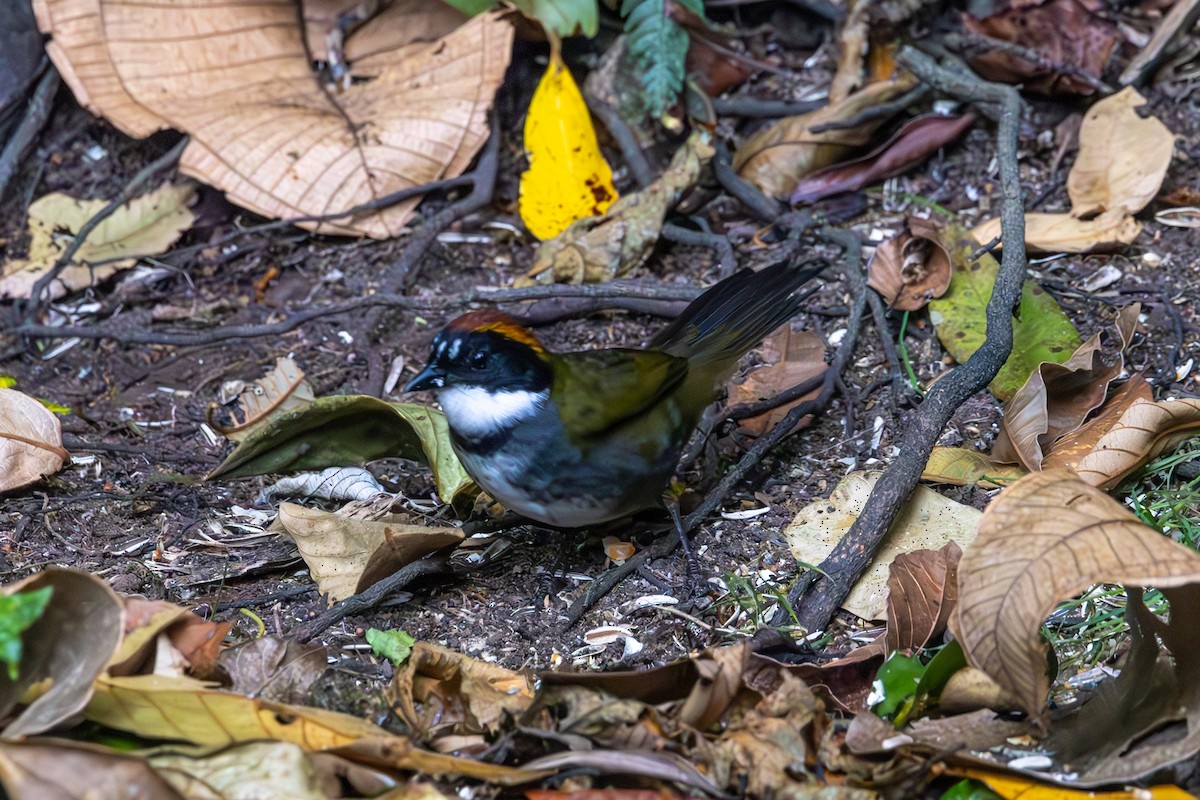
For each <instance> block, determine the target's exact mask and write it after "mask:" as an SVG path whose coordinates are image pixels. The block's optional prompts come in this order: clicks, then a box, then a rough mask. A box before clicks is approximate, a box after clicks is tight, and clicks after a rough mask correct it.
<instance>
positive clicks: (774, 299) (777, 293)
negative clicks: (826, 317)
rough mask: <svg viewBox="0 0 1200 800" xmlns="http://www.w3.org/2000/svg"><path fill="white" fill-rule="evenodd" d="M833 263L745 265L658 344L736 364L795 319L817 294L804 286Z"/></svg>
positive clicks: (714, 288)
mask: <svg viewBox="0 0 1200 800" xmlns="http://www.w3.org/2000/svg"><path fill="white" fill-rule="evenodd" d="M827 266H828V265H827V264H821V265H819V266H809V267H801V266H799V265H796V264H792V263H787V262H784V263H780V264H773V265H771V266H769V267H766V268H765V269H761V270H759V271H758V272H754V271H752V270H748V269H747V270H742V271H741V272H736V273H734V274H733V275H730V276H729V277H728V278H726V279H725V280H723V281H721V282H720V283H717V284H715V285H714V286H712V287H711V288H710V289H708V291H706V292H705V293H704V294H702V295H700V296H699V297H697V298H696V299H695V300H693V301H692V302H691V304H690V305H688V307H687V308H685V309H684V310H683V312H682V313H681V314H680V315H679V316H678V317H677V318H676V319H675V321H674V322H672V323H671V324H670V325H668V326H667V327H666V328H664V329H663V330H662V331H661V332H659V334H658V335H657V336H655V337H654V339H653V340H651V342H650V345H651V346H652V347H658V348H661V349H663V350H666V351H667V352H668V353H671V354H672V355H677V356H684V357H686V358H688V359H689V360H691V361H693V363H695V362H698V361H699V362H710V363H714V364H728V365H729V366H731V367H732V365H733V364H734V363H735V362H736V361H737V360H738V359H739V358H741V357H742V356H743V355H745V354H746V353H747V352H749V350H750V349H751V348H753V347H755V346H756V345H757V344H758V343H759V342H761V341H762V340H763V338H764V337H766V335H767V334H768V333H770V332H771V331H773V330H775V329H776V328H778V327H779V326H780V325H782V324H783V323H785V322H787V321H788V320H789V319H791V318H792V317H793V316H794V315H795V313H796V312H797V311H799V310H800V304H801V303H803V302H804V299H805V298H806V297H808V296H809V295H810V294H812V291H815V290H810V291H807V292H801V291H800V287H802V286H803V285H804V284H806V283H807V282H808V281H809V280H811V279H812V278H813V277H814V276H816V275H817V273H819V272H821V271H822V270H823V269H825V268H826V267H827Z"/></svg>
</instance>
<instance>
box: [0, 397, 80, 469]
mask: <svg viewBox="0 0 1200 800" xmlns="http://www.w3.org/2000/svg"><path fill="white" fill-rule="evenodd" d="M70 458H71V454H70V453H68V452H67V451H66V450H64V449H63V446H62V426H61V425H60V424H59V422H58V417H56V416H55V415H54V412H52V411H50V410H49V409H48V408H46V407H45V406H44V405H42V404H41V403H39V402H38V401H37V400H34V399H33V398H32V397H30V396H29V395H26V394H22V393H21V392H18V391H17V390H16V389H0V493H3V492H8V491H12V490H13V489H19V488H21V487H22V486H25V485H27V484H30V483H33V482H35V481H40V480H41V479H42V478H43V477H45V476H46V475H53V474H54V473H55V472H58V471H59V470H60V469H62V466H63V464H65V463H66V462H67V461H68V460H69V459H70Z"/></svg>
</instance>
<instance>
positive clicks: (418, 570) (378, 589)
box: [292, 551, 450, 642]
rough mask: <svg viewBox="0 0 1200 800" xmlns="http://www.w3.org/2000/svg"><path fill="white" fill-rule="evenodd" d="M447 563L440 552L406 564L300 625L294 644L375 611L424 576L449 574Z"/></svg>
mask: <svg viewBox="0 0 1200 800" xmlns="http://www.w3.org/2000/svg"><path fill="white" fill-rule="evenodd" d="M449 561H450V557H449V555H448V554H447V553H446V552H445V551H441V552H438V553H433V554H431V555H428V556H425V557H424V558H422V559H420V560H419V561H414V562H412V563H411V564H406V565H405V566H403V567H401V568H400V569H398V570H397V571H395V572H393V573H392V574H391V575H388V576H387V577H386V578H384V579H383V580H381V581H380V582H379V583H376V584H374V585H372V586H371V587H369V588H367V589H364V590H363V591H361V592H359V593H358V594H355V595H351V596H350V597H347V598H346V599H345V600H339V601H338V602H336V603H334V604H333V605H332V606H330V608H329V610H328V611H326V612H324V613H323V614H320V615H319V616H317V617H315V618H313V619H311V620H309V621H308V622H305V623H304V624H302V625H298V626H297V627H296V628H295V629H293V630H292V636H293V637H294V638H295V639H296V640H297V641H301V642H311V641H312V640H313V639H315V638H317V637H318V636H320V635H321V634H322V633H324V632H325V631H327V630H329V629H330V628H332V627H333V626H334V625H337V624H338V623H339V622H341V621H342V620H344V619H345V618H346V617H349V616H353V615H354V614H361V613H363V612H364V611H370V610H371V609H373V608H377V607H378V606H379V604H380V603H382V602H383V601H384V599H385V598H386V597H388V596H389V595H391V594H393V593H395V592H397V591H399V590H400V589H403V588H404V587H405V586H408V585H409V584H410V583H412V582H413V581H415V580H416V579H417V578H420V577H423V576H425V575H438V574H441V573H445V572H449V568H448V565H449Z"/></svg>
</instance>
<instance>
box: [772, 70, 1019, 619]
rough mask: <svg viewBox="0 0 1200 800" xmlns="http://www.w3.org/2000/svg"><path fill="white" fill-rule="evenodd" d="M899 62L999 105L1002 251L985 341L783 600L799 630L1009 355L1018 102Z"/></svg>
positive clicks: (842, 581)
mask: <svg viewBox="0 0 1200 800" xmlns="http://www.w3.org/2000/svg"><path fill="white" fill-rule="evenodd" d="M897 60H898V61H899V62H900V63H901V64H903V65H904V66H905V67H906V68H907V69H909V70H911V71H912V72H913V73H914V74H916V75H917V77H919V78H920V79H921V80H923V81H925V82H926V83H928V84H930V85H931V86H933V87H934V88H936V89H938V90H939V91H943V92H946V93H949V94H952V95H955V96H957V97H959V98H961V99H963V100H966V101H970V102H974V103H976V104H986V105H992V106H999V109H1000V114H999V117H1000V125H999V130H998V131H997V133H996V149H997V159H998V161H999V165H1000V177H1001V181H1000V183H1001V191H1002V195H1003V198H1004V208H1003V211H1002V214H1001V228H1002V230H1003V232H1004V241H1005V243H1006V247H1005V248H1004V255H1003V261H1002V262H1001V266H1000V272H999V274H998V275H997V276H996V283H995V288H994V289H993V293H992V298H991V300H990V301H989V302H988V307H987V338H986V340H985V341H984V343H983V345H982V346H981V347H980V348H979V349H978V350H977V351H976V352H975V353H974V354H973V355H972V356H971V357H970V358H969V359H967V361H966V362H965V363H964V364H962V365H961V366H959V367H958V368H956V369H954V370H953V371H951V372H950V373H949V374H948V375H946V377H944V378H942V379H941V380H939V381H938V382H937V383H935V384H934V385H933V387H932V388H931V389H930V390H929V394H927V395H926V396H925V400H924V402H922V403H921V406H920V409H919V410H918V411H917V413H916V414H914V415H913V419H912V422H911V423H910V424H909V425H908V426H907V428H906V430H905V436H904V438H903V443H902V445H901V451H900V455H899V456H898V457H897V458H896V460H895V461H894V462H893V463H892V465H891V466H889V467H888V468H887V470H885V472H884V474H883V477H882V478H880V480H879V482H878V483H877V484H876V486H875V489H874V491H872V492H871V496H870V497H869V498H868V499H867V503H866V505H865V506H864V508H863V510H862V513H861V514H860V515H859V517H858V519H857V520H856V521H855V522H854V525H853V526H851V528H850V530H849V531H848V532H847V533H846V535H845V536H844V537H843V538H842V540H841V541H840V542H839V543H838V544H837V546H836V547H834V549H833V552H832V553H830V555H829V557H828V558H827V559H826V560H825V561H823V562H822V563H821V566H820V569H821V572H823V573H826V574H827V575H828V576H829V577H828V578H822V577H820V576H819V575H818V574H817V573H815V572H814V573H808V575H806V577H805V580H803V581H800V582H799V583H798V584H797V586H796V587H795V588H794V589H793V591H791V592H789V593H788V594H789V597H788V599H789V600H790V601H792V605H793V607H795V608H796V609H797V612H798V616H799V620H800V624H801V625H803V626H804V627H805V628H806V629H808V630H810V631H815V630H822V629H824V628H825V627H827V626H828V624H829V621H830V619H832V618H833V614H834V612H835V611H836V610H837V608H838V606H840V605H841V603H842V601H843V600H844V599H845V597H846V595H847V594H848V593H849V591H850V589H851V587H853V586H854V584H855V583H856V582H857V581H858V579H859V577H861V576H862V574H863V572H865V571H866V569H867V567H868V566H869V565H870V563H871V559H872V557H873V556H874V554H875V553H876V551H877V550H878V548H879V545H880V544H881V543H882V541H883V539H884V537H885V536H886V535H887V532H888V529H889V528H890V527H891V524H892V520H893V519H895V516H896V513H897V512H898V511H899V509H900V507H901V506H902V505H903V504H904V502H905V501H906V500H907V499H908V496H909V495H910V494H911V493H912V490H913V489H914V488H915V487H916V485H917V481H918V479H919V478H920V477H921V471H922V469H923V468H924V467H925V464H926V462H927V461H928V459H929V453H930V451H931V450H932V449H933V445H934V444H935V443H936V442H937V438H938V436H940V435H941V433H942V431H943V430H944V429H945V426H946V423H947V422H949V420H950V417H951V416H952V415H953V414H954V412H955V410H956V409H957V408H958V407H959V406H960V405H962V403H963V401H965V400H966V399H967V398H968V397H970V396H971V395H973V394H975V393H976V392H978V391H981V390H982V389H983V388H984V387H986V386H987V385H988V383H989V382H991V380H992V378H994V377H995V375H996V373H997V372H998V371H999V369H1000V366H1001V365H1002V364H1003V363H1004V361H1005V359H1007V358H1008V355H1009V353H1010V352H1011V351H1012V309H1013V305H1014V304H1015V303H1016V301H1017V299H1018V298H1019V297H1020V292H1021V283H1022V281H1023V280H1024V278H1025V267H1026V261H1025V245H1024V242H1025V218H1024V216H1023V207H1022V203H1021V181H1020V175H1019V173H1018V171H1017V130H1018V126H1019V124H1020V119H1021V98H1020V95H1018V94H1017V90H1016V89H1014V88H1013V87H1011V86H1005V85H1002V84H995V83H988V82H986V81H982V80H980V79H979V78H978V77H976V76H975V75H974V74H972V73H971V72H970V71H969V70H968V69H967V68H966V67H965V66H963V65H961V64H959V65H956V67H954V68H951V67H943V66H940V65H938V64H937V63H936V62H935V61H934V60H933V59H932V58H930V57H928V56H926V55H925V54H923V53H921V52H919V51H917V50H914V49H913V48H912V47H909V46H905V47H903V48H901V49H900V52H899V54H898V55H897ZM814 584H815V586H814ZM810 587H812V588H811V591H809V588H810ZM801 596H803V601H802V602H800V597H801Z"/></svg>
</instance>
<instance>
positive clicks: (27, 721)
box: [0, 567, 124, 738]
mask: <svg viewBox="0 0 1200 800" xmlns="http://www.w3.org/2000/svg"><path fill="white" fill-rule="evenodd" d="M44 587H50V588H52V589H53V590H54V591H53V594H52V595H51V596H50V602H49V604H48V605H47V606H46V610H45V612H43V614H42V617H41V619H39V620H38V621H37V622H35V623H34V624H33V625H32V626H31V627H30V628H29V629H27V630H26V631H25V632H24V633H23V634H22V636H21V640H22V644H23V645H24V649H23V652H22V654H21V671H20V673H19V677H18V679H17V680H16V681H15V682H13V681H10V680H8V677H7V674H4V675H3V676H2V677H0V713H5V712H7V711H8V710H9V709H11V708H12V706H13V704H14V703H15V702H16V701H17V699H18V698H21V697H22V695H23V694H24V693H25V692H26V690H28V689H30V688H31V687H34V686H39V688H40V689H42V690H44V691H41V692H40V694H38V696H37V698H36V699H35V700H33V702H31V703H29V705H27V706H26V707H25V709H24V710H22V711H21V713H20V714H18V715H17V717H16V719H14V720H13V721H12V722H10V723H9V724H8V727H6V728H5V729H4V731H3V736H4V737H5V738H18V737H22V736H30V735H32V734H35V733H41V732H42V731H45V730H49V729H50V728H52V727H54V726H55V725H57V724H59V723H60V722H62V721H63V720H66V719H68V718H70V717H71V716H73V715H74V714H76V713H78V712H79V710H80V709H82V708H83V707H84V705H86V704H87V702H88V698H89V697H91V695H92V680H93V679H94V678H95V677H96V676H97V675H99V674H100V673H101V672H102V671H103V670H104V667H105V665H106V664H108V660H109V659H110V658H111V657H112V654H113V652H114V651H115V650H116V648H117V642H118V641H119V640H120V638H121V618H122V615H123V613H124V609H123V607H122V605H121V601H120V599H119V598H118V597H117V595H116V593H115V592H113V590H112V589H110V588H109V586H108V584H107V583H105V582H104V581H102V580H100V579H99V578H97V577H96V576H95V575H92V574H90V573H87V572H83V571H82V570H75V569H64V568H60V567H51V568H50V569H47V570H45V571H43V572H39V573H38V574H36V575H32V576H30V577H29V578H26V579H25V580H23V581H19V582H17V583H15V584H10V585H8V586H6V587H4V591H5V592H6V593H13V592H21V591H30V590H34V589H41V588H44ZM25 700H26V701H27V698H25Z"/></svg>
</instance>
